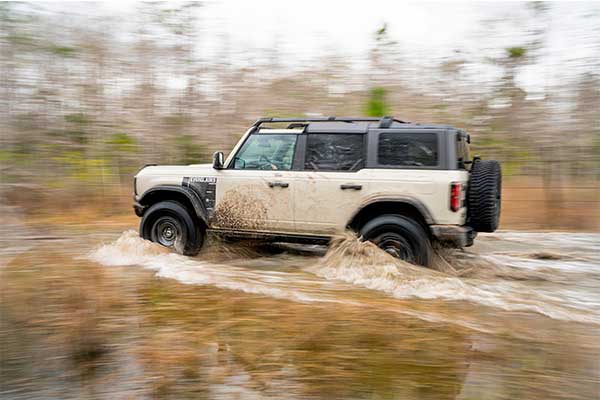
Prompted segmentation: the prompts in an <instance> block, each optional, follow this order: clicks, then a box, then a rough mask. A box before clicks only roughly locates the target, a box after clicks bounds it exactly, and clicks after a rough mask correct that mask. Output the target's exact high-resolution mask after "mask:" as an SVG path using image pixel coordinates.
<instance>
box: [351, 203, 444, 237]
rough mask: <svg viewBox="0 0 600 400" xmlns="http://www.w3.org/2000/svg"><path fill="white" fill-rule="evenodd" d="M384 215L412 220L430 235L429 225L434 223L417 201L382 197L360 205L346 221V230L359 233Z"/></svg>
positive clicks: (427, 211) (421, 204)
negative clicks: (393, 215)
mask: <svg viewBox="0 0 600 400" xmlns="http://www.w3.org/2000/svg"><path fill="white" fill-rule="evenodd" d="M386 214H398V215H404V216H407V217H411V218H414V219H415V220H416V221H417V222H419V224H421V225H422V226H423V228H424V229H425V231H426V232H427V233H428V234H430V229H429V225H432V224H434V223H435V221H434V219H433V217H432V215H431V213H430V212H429V210H428V209H427V207H426V206H425V205H424V204H423V203H422V202H420V201H419V200H416V199H413V198H408V197H401V198H398V197H384V198H375V199H371V200H369V201H367V202H365V203H363V204H362V205H361V207H360V208H359V209H358V210H357V211H356V212H355V213H354V214H353V215H352V217H351V218H350V221H348V224H347V226H348V228H350V229H352V230H354V231H357V232H358V231H359V230H360V228H361V227H362V226H364V224H366V223H367V222H368V221H370V220H371V219H373V218H376V217H378V216H381V215H386Z"/></svg>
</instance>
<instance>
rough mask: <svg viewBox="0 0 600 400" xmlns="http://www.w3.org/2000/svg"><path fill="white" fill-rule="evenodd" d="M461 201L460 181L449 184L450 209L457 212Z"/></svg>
mask: <svg viewBox="0 0 600 400" xmlns="http://www.w3.org/2000/svg"><path fill="white" fill-rule="evenodd" d="M461 203H462V185H461V184H460V182H452V183H451V184H450V210H452V211H454V212H457V211H458V210H460V206H461Z"/></svg>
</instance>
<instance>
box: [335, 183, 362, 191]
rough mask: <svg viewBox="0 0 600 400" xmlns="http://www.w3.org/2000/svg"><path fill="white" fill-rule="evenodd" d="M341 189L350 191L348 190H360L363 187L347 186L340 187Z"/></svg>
mask: <svg viewBox="0 0 600 400" xmlns="http://www.w3.org/2000/svg"><path fill="white" fill-rule="evenodd" d="M340 189H342V190H348V189H352V190H360V189H362V185H354V184H345V185H340Z"/></svg>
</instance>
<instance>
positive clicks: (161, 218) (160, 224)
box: [140, 200, 205, 256]
mask: <svg viewBox="0 0 600 400" xmlns="http://www.w3.org/2000/svg"><path fill="white" fill-rule="evenodd" d="M140 236H141V237H143V238H144V239H146V240H150V241H153V242H155V243H158V244H160V245H162V246H165V247H169V248H172V249H174V250H175V251H177V252H178V253H179V254H183V255H185V256H195V255H196V254H198V252H200V249H201V248H202V244H203V243H204V236H205V230H204V229H202V228H201V226H200V224H199V223H198V222H197V221H196V218H194V217H193V216H192V214H191V213H190V211H189V210H188V209H187V208H186V207H185V206H183V205H182V204H181V203H179V202H176V201H170V200H169V201H161V202H159V203H156V204H154V205H152V206H151V207H150V208H149V209H148V210H147V211H146V212H145V213H144V216H143V217H142V221H141V223H140Z"/></svg>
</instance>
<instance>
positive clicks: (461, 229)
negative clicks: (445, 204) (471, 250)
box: [430, 225, 477, 247]
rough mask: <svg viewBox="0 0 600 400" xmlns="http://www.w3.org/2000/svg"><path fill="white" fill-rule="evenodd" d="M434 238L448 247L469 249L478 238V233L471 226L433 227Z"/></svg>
mask: <svg viewBox="0 0 600 400" xmlns="http://www.w3.org/2000/svg"><path fill="white" fill-rule="evenodd" d="M430 228H431V234H432V235H433V237H434V238H435V239H436V240H437V241H439V242H441V243H443V244H444V245H446V246H451V247H469V246H472V245H473V241H474V240H475V237H476V236H477V232H475V231H474V230H473V228H471V227H470V226H457V225H431V226H430Z"/></svg>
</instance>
